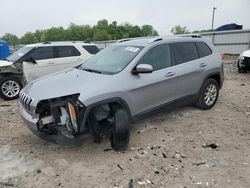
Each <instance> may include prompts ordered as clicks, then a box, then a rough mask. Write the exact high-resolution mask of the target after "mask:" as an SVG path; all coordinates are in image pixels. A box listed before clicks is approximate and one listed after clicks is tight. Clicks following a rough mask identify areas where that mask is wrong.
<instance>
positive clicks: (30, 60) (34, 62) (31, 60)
mask: <svg viewBox="0 0 250 188" xmlns="http://www.w3.org/2000/svg"><path fill="white" fill-rule="evenodd" d="M24 61H25V62H30V63H33V64H37V62H36V60H35V59H34V58H33V57H29V58H27V59H25V60H24Z"/></svg>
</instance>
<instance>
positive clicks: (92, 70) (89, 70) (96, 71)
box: [81, 68, 102, 74]
mask: <svg viewBox="0 0 250 188" xmlns="http://www.w3.org/2000/svg"><path fill="white" fill-rule="evenodd" d="M81 70H85V71H88V72H94V73H98V74H102V72H101V71H98V70H94V69H88V68H82V69H81Z"/></svg>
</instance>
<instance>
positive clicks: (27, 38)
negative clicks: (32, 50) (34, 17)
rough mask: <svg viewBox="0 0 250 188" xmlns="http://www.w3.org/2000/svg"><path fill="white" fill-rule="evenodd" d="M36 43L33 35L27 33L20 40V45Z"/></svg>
mask: <svg viewBox="0 0 250 188" xmlns="http://www.w3.org/2000/svg"><path fill="white" fill-rule="evenodd" d="M36 42H38V41H37V39H36V36H35V34H34V33H31V32H28V33H26V34H25V35H24V36H22V37H21V38H20V43H21V44H32V43H36Z"/></svg>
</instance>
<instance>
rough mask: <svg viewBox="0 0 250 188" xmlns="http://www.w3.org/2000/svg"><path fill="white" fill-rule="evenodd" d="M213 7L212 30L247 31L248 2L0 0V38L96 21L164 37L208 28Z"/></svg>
mask: <svg viewBox="0 0 250 188" xmlns="http://www.w3.org/2000/svg"><path fill="white" fill-rule="evenodd" d="M213 6H216V7H218V9H217V10H216V12H215V28H216V27H218V26H221V25H223V24H227V23H237V24H241V25H243V28H245V29H250V0H88V1H87V0H0V9H1V18H0V36H2V35H4V34H5V33H13V34H16V35H18V36H19V37H20V36H22V35H23V34H24V33H26V32H28V31H31V32H34V31H35V30H36V29H46V28H50V27H59V26H63V27H64V28H66V27H67V26H68V25H69V24H70V23H71V22H73V23H75V24H89V25H94V24H96V22H97V21H98V20H100V19H107V20H108V21H109V22H112V21H117V22H118V24H120V23H124V22H129V23H131V24H137V25H140V26H141V25H143V24H150V25H152V26H153V27H154V28H155V29H156V30H157V31H158V32H159V33H160V34H161V35H166V34H170V30H171V28H172V27H173V26H175V25H178V24H179V25H181V26H186V27H187V28H188V30H190V31H193V30H201V29H207V28H211V18H212V9H213Z"/></svg>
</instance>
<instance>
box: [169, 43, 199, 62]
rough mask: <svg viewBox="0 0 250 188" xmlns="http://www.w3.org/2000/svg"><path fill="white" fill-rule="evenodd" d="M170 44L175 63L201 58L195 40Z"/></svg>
mask: <svg viewBox="0 0 250 188" xmlns="http://www.w3.org/2000/svg"><path fill="white" fill-rule="evenodd" d="M170 46H171V50H172V53H173V57H174V64H175V65H178V64H181V63H185V62H188V61H192V60H195V59H198V58H199V53H198V50H197V47H196V45H195V43H194V42H182V43H173V44H170Z"/></svg>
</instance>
